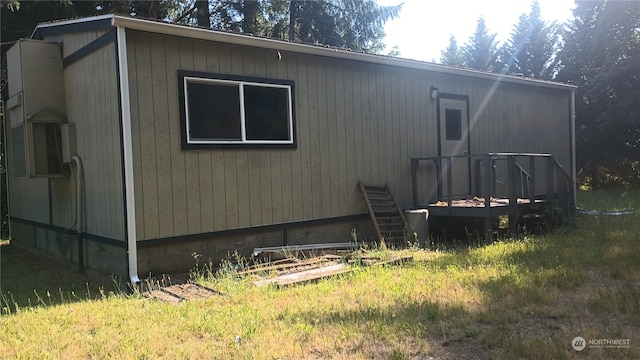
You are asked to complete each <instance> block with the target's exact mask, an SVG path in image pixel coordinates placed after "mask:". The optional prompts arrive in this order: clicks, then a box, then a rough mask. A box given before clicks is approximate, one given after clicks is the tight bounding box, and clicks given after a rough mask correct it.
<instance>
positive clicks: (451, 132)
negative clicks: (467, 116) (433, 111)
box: [445, 109, 462, 140]
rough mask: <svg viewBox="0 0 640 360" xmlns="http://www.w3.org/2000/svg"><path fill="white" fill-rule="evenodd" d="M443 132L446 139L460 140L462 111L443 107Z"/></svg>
mask: <svg viewBox="0 0 640 360" xmlns="http://www.w3.org/2000/svg"><path fill="white" fill-rule="evenodd" d="M445 133H446V134H445V135H446V139H447V140H462V111H460V110H458V109H445Z"/></svg>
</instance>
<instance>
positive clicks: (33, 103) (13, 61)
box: [6, 39, 66, 177]
mask: <svg viewBox="0 0 640 360" xmlns="http://www.w3.org/2000/svg"><path fill="white" fill-rule="evenodd" d="M7 73H8V82H9V99H8V100H7V107H6V110H7V113H8V116H9V122H8V125H9V126H8V128H9V129H10V132H9V133H10V135H9V134H8V136H7V137H8V139H9V141H10V142H11V144H10V148H11V153H12V154H11V161H12V164H13V167H12V170H13V176H14V177H53V176H63V175H64V174H65V167H64V166H63V161H62V160H63V159H62V149H63V146H62V136H61V130H60V126H61V125H62V124H64V123H66V117H65V111H66V109H65V94H64V76H63V69H62V45H60V44H57V43H50V42H45V41H39V40H31V39H21V40H18V41H17V42H16V43H15V44H14V45H13V46H12V47H11V48H10V49H9V50H8V51H7Z"/></svg>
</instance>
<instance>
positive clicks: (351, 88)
mask: <svg viewBox="0 0 640 360" xmlns="http://www.w3.org/2000/svg"><path fill="white" fill-rule="evenodd" d="M127 45H128V58H129V79H130V84H131V104H132V127H133V130H132V131H133V136H134V163H135V194H136V217H137V231H138V239H139V240H146V239H156V238H164V237H174V236H180V235H187V234H198V233H208V232H215V231H222V230H228V229H238V228H246V227H254V226H262V225H269V224H279V223H288V222H296V221H306V220H312V219H321V218H327V217H336V216H347V215H354V214H362V213H364V212H365V207H364V203H363V201H362V198H361V196H360V193H359V191H358V189H357V186H356V183H357V181H358V180H362V181H364V182H366V183H385V182H386V183H389V185H390V186H391V189H392V191H393V192H394V195H395V197H396V199H397V200H398V201H399V203H400V205H401V206H402V207H405V208H408V207H410V206H411V204H412V194H411V173H410V162H409V159H410V158H411V157H419V156H436V155H437V154H438V137H437V134H438V132H437V113H436V111H437V101H432V100H431V99H430V98H429V89H430V87H431V86H436V87H438V88H439V91H440V92H441V93H447V94H454V95H466V96H468V98H469V107H470V119H471V122H472V125H471V149H472V153H482V152H488V151H494V152H506V151H518V152H551V153H554V154H558V156H559V160H560V162H561V163H562V164H563V165H564V166H565V167H566V168H567V169H569V168H570V159H571V155H570V154H569V151H570V143H569V139H570V134H569V129H570V128H569V124H570V122H569V118H570V115H569V110H570V106H569V97H570V91H568V90H567V91H561V90H554V89H550V88H542V87H540V86H537V85H536V86H529V85H519V84H511V83H500V82H499V83H495V82H494V81H490V80H485V79H475V78H469V77H462V76H457V75H444V74H441V73H435V72H426V71H419V70H412V69H406V68H400V67H392V66H386V65H377V64H367V63H359V62H353V61H348V60H342V59H334V58H324V57H317V56H311V55H304V54H296V53H288V52H285V53H281V54H280V58H281V59H280V60H279V56H278V53H277V51H276V50H268V49H258V48H250V47H241V46H236V45H230V44H220V43H214V42H206V41H200V40H191V39H186V38H178V37H171V36H162V35H156V34H149V33H142V32H136V31H128V36H127ZM178 69H182V70H194V71H201V72H209V73H221V74H231V75H244V76H254V77H265V78H276V79H285V80H293V81H294V82H295V88H294V97H295V112H296V114H295V117H296V123H295V126H296V132H297V149H293V150H270V149H261V150H260V149H259V150H237V149H235V150H182V149H181V148H180V114H179V107H178V101H179V98H178V96H179V95H178V80H177V70H178ZM257 246H261V245H257Z"/></svg>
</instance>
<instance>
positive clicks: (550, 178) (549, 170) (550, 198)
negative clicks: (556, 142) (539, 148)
mask: <svg viewBox="0 0 640 360" xmlns="http://www.w3.org/2000/svg"><path fill="white" fill-rule="evenodd" d="M546 163H547V164H546V176H547V189H546V190H547V213H548V214H549V218H550V219H551V222H550V223H551V224H550V225H551V226H553V224H554V222H555V214H554V207H555V205H554V197H555V181H556V166H555V164H554V159H553V157H551V156H547V158H546Z"/></svg>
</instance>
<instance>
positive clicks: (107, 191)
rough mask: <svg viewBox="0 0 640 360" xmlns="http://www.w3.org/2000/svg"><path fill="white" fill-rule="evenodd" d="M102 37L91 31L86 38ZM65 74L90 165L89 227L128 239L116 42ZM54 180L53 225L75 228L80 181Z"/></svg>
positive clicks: (71, 117)
mask: <svg viewBox="0 0 640 360" xmlns="http://www.w3.org/2000/svg"><path fill="white" fill-rule="evenodd" d="M98 35H99V34H97V33H96V34H94V33H90V34H88V35H87V38H86V39H85V40H84V41H91V40H92V39H93V38H95V37H97V36H98ZM73 39H79V37H77V36H74V37H73ZM63 41H64V44H65V45H64V46H65V47H66V46H67V44H68V43H73V41H71V40H70V41H69V42H67V41H66V38H65V39H63ZM85 44H86V43H85ZM75 46H76V47H80V45H79V44H76V45H75ZM64 77H65V80H64V81H65V97H66V106H67V119H68V121H69V122H70V123H74V124H75V126H76V146H77V154H78V155H79V156H80V158H81V159H82V162H83V165H84V173H85V177H84V181H85V206H86V210H85V221H86V231H87V232H88V233H91V234H95V235H99V236H104V237H107V238H112V239H120V240H124V205H123V192H122V189H123V187H122V186H123V185H122V166H121V156H122V153H121V141H120V114H119V109H118V80H117V71H116V50H115V44H109V45H107V46H104V47H103V48H101V49H98V50H96V51H95V52H93V53H91V54H89V55H88V56H86V57H84V58H83V59H80V60H79V61H77V62H75V63H73V64H71V65H70V66H68V67H66V68H65V69H64ZM51 182H52V189H53V191H54V192H55V193H57V194H62V195H61V196H54V197H52V209H53V213H54V214H56V215H55V216H54V223H53V225H56V226H61V227H69V226H71V225H72V220H73V217H74V214H75V179H73V180H69V179H52V180H51ZM65 195H67V196H65ZM63 214H66V215H63Z"/></svg>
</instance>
